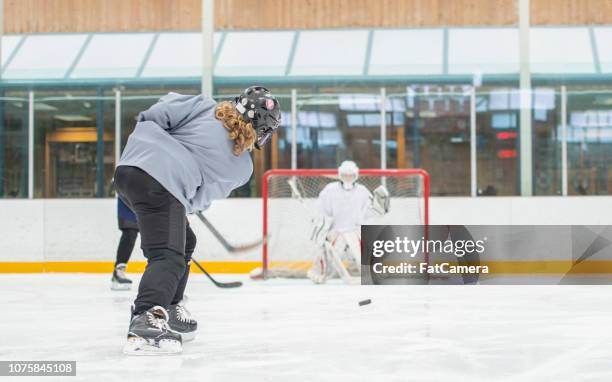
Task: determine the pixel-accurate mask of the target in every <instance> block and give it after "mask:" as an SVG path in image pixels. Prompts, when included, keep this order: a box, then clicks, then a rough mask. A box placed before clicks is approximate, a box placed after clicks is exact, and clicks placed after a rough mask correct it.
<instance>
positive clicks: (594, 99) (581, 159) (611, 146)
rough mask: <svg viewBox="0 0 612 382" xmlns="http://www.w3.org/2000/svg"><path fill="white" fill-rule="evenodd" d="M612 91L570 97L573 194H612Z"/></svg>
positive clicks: (569, 151)
mask: <svg viewBox="0 0 612 382" xmlns="http://www.w3.org/2000/svg"><path fill="white" fill-rule="evenodd" d="M610 105H612V90H610V89H608V90H599V91H598V90H590V91H589V90H587V91H581V90H573V91H568V96H567V113H568V115H567V121H568V122H567V123H568V130H567V140H568V144H567V156H568V160H567V162H568V194H569V195H610V194H612V109H611V107H610Z"/></svg>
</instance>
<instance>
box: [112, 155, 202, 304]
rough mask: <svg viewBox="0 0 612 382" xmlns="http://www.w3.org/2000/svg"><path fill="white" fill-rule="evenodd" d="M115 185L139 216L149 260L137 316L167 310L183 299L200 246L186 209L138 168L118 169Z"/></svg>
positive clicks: (142, 243)
mask: <svg viewBox="0 0 612 382" xmlns="http://www.w3.org/2000/svg"><path fill="white" fill-rule="evenodd" d="M115 186H116V188H117V191H118V193H119V197H120V198H121V200H123V201H124V202H125V204H126V205H127V206H128V207H130V209H131V210H132V211H134V213H135V214H136V218H137V220H138V228H139V230H140V241H141V247H142V250H143V252H144V255H145V257H146V258H147V268H146V269H145V272H144V274H143V275H142V279H141V280H140V286H139V288H138V296H137V297H136V301H135V302H134V313H135V314H138V313H141V312H143V311H145V310H147V309H149V308H151V307H153V306H155V305H159V306H162V307H164V308H166V309H167V308H168V306H169V305H170V304H175V303H177V302H179V301H180V300H181V299H183V293H184V292H185V287H186V285H187V279H188V278H189V264H190V262H191V255H192V254H193V251H194V249H195V246H196V236H195V234H194V233H193V231H192V230H191V228H190V227H189V222H188V220H187V217H186V215H185V207H183V205H182V204H181V203H180V202H179V201H178V200H177V199H176V198H175V197H174V196H172V194H170V193H169V192H168V191H167V190H166V189H165V188H164V187H163V186H162V185H161V184H160V183H159V182H158V181H156V180H155V179H153V177H151V176H150V175H149V174H147V173H146V172H144V171H143V170H141V169H139V168H137V167H131V166H119V167H117V170H116V171H115Z"/></svg>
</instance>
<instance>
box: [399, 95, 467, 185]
mask: <svg viewBox="0 0 612 382" xmlns="http://www.w3.org/2000/svg"><path fill="white" fill-rule="evenodd" d="M387 111H388V112H387V162H388V167H391V168H394V167H397V168H424V169H425V170H427V172H429V174H430V175H431V194H432V195H438V196H439V195H469V194H470V95H469V87H465V88H464V87H462V86H452V85H451V86H431V85H424V86H411V87H409V88H407V92H406V93H402V94H389V97H388V101H387Z"/></svg>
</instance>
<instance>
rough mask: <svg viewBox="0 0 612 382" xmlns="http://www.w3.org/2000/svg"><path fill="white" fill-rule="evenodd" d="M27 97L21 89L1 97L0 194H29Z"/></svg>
mask: <svg viewBox="0 0 612 382" xmlns="http://www.w3.org/2000/svg"><path fill="white" fill-rule="evenodd" d="M27 134H28V99H27V94H24V93H11V92H6V93H4V97H0V198H25V197H27V195H28V177H27V166H28V163H27V162H28V135H27Z"/></svg>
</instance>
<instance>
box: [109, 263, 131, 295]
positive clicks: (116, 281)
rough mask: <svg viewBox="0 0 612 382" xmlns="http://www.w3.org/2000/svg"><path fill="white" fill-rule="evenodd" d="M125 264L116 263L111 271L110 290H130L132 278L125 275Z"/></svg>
mask: <svg viewBox="0 0 612 382" xmlns="http://www.w3.org/2000/svg"><path fill="white" fill-rule="evenodd" d="M126 267H127V264H117V266H116V267H115V270H114V271H113V278H112V279H111V290H130V289H132V280H130V279H128V278H127V277H126V275H125V268H126Z"/></svg>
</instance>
